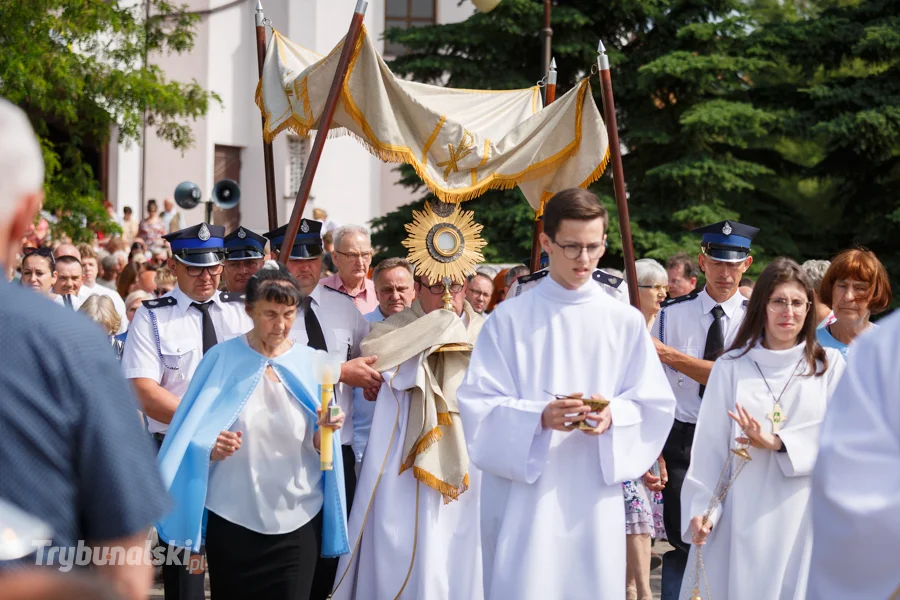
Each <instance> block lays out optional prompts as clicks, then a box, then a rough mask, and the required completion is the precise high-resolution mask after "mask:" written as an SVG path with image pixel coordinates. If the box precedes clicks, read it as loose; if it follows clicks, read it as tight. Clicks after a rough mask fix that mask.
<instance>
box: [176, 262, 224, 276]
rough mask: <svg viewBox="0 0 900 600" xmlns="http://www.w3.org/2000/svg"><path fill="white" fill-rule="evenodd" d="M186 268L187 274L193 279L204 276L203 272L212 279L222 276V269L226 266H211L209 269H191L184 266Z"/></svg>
mask: <svg viewBox="0 0 900 600" xmlns="http://www.w3.org/2000/svg"><path fill="white" fill-rule="evenodd" d="M184 268H185V269H186V270H187V274H188V275H190V276H191V277H200V275H202V274H203V271H206V272H208V273H209V274H210V275H211V276H212V277H215V276H217V275H221V274H222V269H224V268H225V266H224V265H222V264H218V265H209V266H208V267H189V266H187V265H184Z"/></svg>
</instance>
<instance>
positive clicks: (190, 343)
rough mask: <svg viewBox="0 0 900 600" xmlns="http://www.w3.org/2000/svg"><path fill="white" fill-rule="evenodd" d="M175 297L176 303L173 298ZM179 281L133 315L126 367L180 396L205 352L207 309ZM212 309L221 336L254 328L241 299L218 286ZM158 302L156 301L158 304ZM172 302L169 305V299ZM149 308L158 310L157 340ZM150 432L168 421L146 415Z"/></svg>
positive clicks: (160, 429) (124, 357) (162, 428)
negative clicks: (226, 294) (199, 307)
mask: <svg viewBox="0 0 900 600" xmlns="http://www.w3.org/2000/svg"><path fill="white" fill-rule="evenodd" d="M169 298H172V299H174V300H175V304H171V302H172V301H171V300H169ZM192 302H194V301H193V300H191V299H190V298H189V297H188V296H187V295H186V294H185V293H184V292H182V291H181V290H180V289H179V288H178V287H176V288H175V289H174V290H172V291H171V292H170V293H168V294H166V295H165V296H163V297H162V298H159V299H158V300H147V301H146V302H145V303H144V304H143V305H142V306H141V307H140V308H138V310H137V312H136V313H135V315H134V321H132V323H131V327H130V328H129V330H128V338H127V339H126V341H125V352H124V354H123V355H122V369H123V372H124V375H125V377H126V378H128V379H138V378H147V379H152V380H153V381H155V382H156V383H158V384H160V385H161V386H162V387H163V388H164V389H165V390H166V391H168V392H170V393H172V394H173V395H174V396H176V397H177V398H179V399H180V398H181V397H182V396H183V395H184V393H185V392H186V391H187V388H188V384H190V382H191V377H192V376H193V375H194V371H195V370H196V369H197V365H198V364H200V359H201V358H203V321H202V319H203V315H202V313H201V312H200V311H199V310H197V309H195V308H192V307H191V303H192ZM212 302H213V306H212V307H210V309H209V314H210V315H211V316H212V321H213V325H214V326H215V328H216V337H217V338H218V341H219V342H225V341H227V340H230V339H231V338H234V337H237V336H239V335H243V334H245V333H247V332H248V331H250V330H251V329H252V328H253V322H252V321H251V320H250V317H249V316H248V315H247V313H246V311H245V310H244V303H243V301H235V302H225V301H223V300H222V299H221V297H220V292H218V291H216V293H215V294H214V295H213V297H212ZM154 303H155V304H154ZM167 304H168V305H167ZM151 313H152V314H153V315H155V316H156V323H157V327H158V332H159V342H158V343H157V336H156V333H155V332H154V329H153V322H152V321H151ZM147 421H148V425H149V427H148V429H149V430H150V433H164V432H165V431H166V430H167V429H168V428H169V426H168V424H166V423H160V422H159V421H155V420H153V419H151V418H149V417H148V418H147Z"/></svg>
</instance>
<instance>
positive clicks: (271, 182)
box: [256, 1, 278, 231]
mask: <svg viewBox="0 0 900 600" xmlns="http://www.w3.org/2000/svg"><path fill="white" fill-rule="evenodd" d="M264 22H265V15H264V14H263V7H262V2H259V1H258V2H257V3H256V61H257V63H258V64H259V82H260V85H262V75H263V65H264V64H265V62H266V26H265V24H264ZM262 125H263V133H265V128H266V117H265V116H262ZM263 163H264V165H265V172H266V208H267V209H268V211H269V231H272V230H273V229H275V228H276V227H278V204H277V203H276V201H275V160H274V158H273V156H272V142H267V141H266V140H265V137H263Z"/></svg>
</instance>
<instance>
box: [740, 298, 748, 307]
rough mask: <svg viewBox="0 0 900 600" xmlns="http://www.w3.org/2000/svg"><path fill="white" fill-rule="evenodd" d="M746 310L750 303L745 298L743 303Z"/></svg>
mask: <svg viewBox="0 0 900 600" xmlns="http://www.w3.org/2000/svg"><path fill="white" fill-rule="evenodd" d="M741 305H742V306H743V307H744V308H747V307H748V306H749V305H750V301H749V300H747V299H746V298H744V301H743V302H742V303H741Z"/></svg>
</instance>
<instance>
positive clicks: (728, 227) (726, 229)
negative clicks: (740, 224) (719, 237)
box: [722, 221, 734, 235]
mask: <svg viewBox="0 0 900 600" xmlns="http://www.w3.org/2000/svg"><path fill="white" fill-rule="evenodd" d="M732 231H734V230H733V229H732V228H731V225H729V224H728V221H725V224H724V225H722V233H723V234H725V235H731V232H732Z"/></svg>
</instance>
